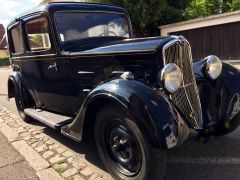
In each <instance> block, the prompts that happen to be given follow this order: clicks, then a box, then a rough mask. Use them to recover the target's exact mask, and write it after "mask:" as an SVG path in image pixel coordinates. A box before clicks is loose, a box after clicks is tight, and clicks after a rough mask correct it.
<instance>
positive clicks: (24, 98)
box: [15, 89, 34, 123]
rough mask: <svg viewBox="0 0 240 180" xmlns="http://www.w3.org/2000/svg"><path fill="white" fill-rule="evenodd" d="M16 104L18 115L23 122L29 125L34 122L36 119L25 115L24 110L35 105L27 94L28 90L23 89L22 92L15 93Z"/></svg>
mask: <svg viewBox="0 0 240 180" xmlns="http://www.w3.org/2000/svg"><path fill="white" fill-rule="evenodd" d="M15 103H16V106H17V110H18V113H19V115H20V116H21V118H22V119H23V121H25V122H27V123H30V122H32V121H33V120H34V119H33V118H32V117H30V116H28V115H27V114H25V113H24V109H26V108H28V107H31V105H30V104H32V103H33V100H32V99H31V98H30V95H29V94H28V93H27V92H26V90H24V89H22V92H17V91H15Z"/></svg>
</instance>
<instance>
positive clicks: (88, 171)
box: [80, 167, 93, 177]
mask: <svg viewBox="0 0 240 180" xmlns="http://www.w3.org/2000/svg"><path fill="white" fill-rule="evenodd" d="M80 173H81V174H82V175H84V176H86V177H88V176H91V175H92V174H93V170H92V169H91V168H89V167H86V168H85V169H83V170H82V171H80Z"/></svg>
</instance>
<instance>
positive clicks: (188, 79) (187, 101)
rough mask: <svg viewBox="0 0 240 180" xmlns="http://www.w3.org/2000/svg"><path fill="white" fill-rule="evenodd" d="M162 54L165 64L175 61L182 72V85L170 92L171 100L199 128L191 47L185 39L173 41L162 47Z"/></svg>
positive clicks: (199, 107) (199, 118)
mask: <svg viewBox="0 0 240 180" xmlns="http://www.w3.org/2000/svg"><path fill="white" fill-rule="evenodd" d="M163 56H164V59H165V64H168V63H175V64H177V65H178V66H179V67H180V69H181V70H182V73H183V85H182V87H181V88H179V89H178V90H177V91H176V92H174V93H173V94H171V98H172V101H173V103H174V104H175V105H176V106H177V107H178V108H179V110H180V111H181V112H182V114H183V115H184V116H185V118H186V119H187V120H188V121H189V122H190V124H191V125H192V126H193V127H194V128H199V127H200V126H201V122H202V116H201V105H200V99H199V94H198V89H197V85H196V80H195V77H194V71H193V64H192V55H191V48H190V46H189V44H188V43H187V41H186V40H185V39H184V40H178V41H174V42H172V43H171V44H170V45H169V44H168V46H167V47H166V48H164V51H163Z"/></svg>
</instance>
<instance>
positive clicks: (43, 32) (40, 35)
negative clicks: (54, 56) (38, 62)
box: [26, 17, 51, 51]
mask: <svg viewBox="0 0 240 180" xmlns="http://www.w3.org/2000/svg"><path fill="white" fill-rule="evenodd" d="M26 31H27V38H28V43H29V48H30V50H31V51H42V50H48V49H50V48H51V43H50V39H49V31H48V21H47V18H45V17H41V18H39V19H35V20H32V21H29V22H27V23H26Z"/></svg>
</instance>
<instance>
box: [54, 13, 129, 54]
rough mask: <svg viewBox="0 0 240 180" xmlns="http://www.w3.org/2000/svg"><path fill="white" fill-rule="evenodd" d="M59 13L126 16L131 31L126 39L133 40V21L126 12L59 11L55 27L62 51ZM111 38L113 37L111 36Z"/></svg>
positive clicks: (62, 43)
mask: <svg viewBox="0 0 240 180" xmlns="http://www.w3.org/2000/svg"><path fill="white" fill-rule="evenodd" d="M58 13H80V14H81V13H89V14H91V13H94V14H97V13H99V14H118V15H121V16H125V19H126V21H127V26H128V31H129V38H126V39H132V38H133V30H132V24H131V20H130V17H129V15H128V14H126V13H124V12H113V11H84V10H63V11H57V12H55V13H54V15H53V16H54V17H53V19H54V26H55V29H56V34H57V41H58V43H59V44H60V47H61V48H60V49H61V50H62V49H63V45H64V42H63V41H62V40H61V37H60V33H59V31H58V25H57V20H56V14H58ZM105 37H108V36H105ZM109 37H110V38H111V36H109ZM116 37H121V36H116Z"/></svg>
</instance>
